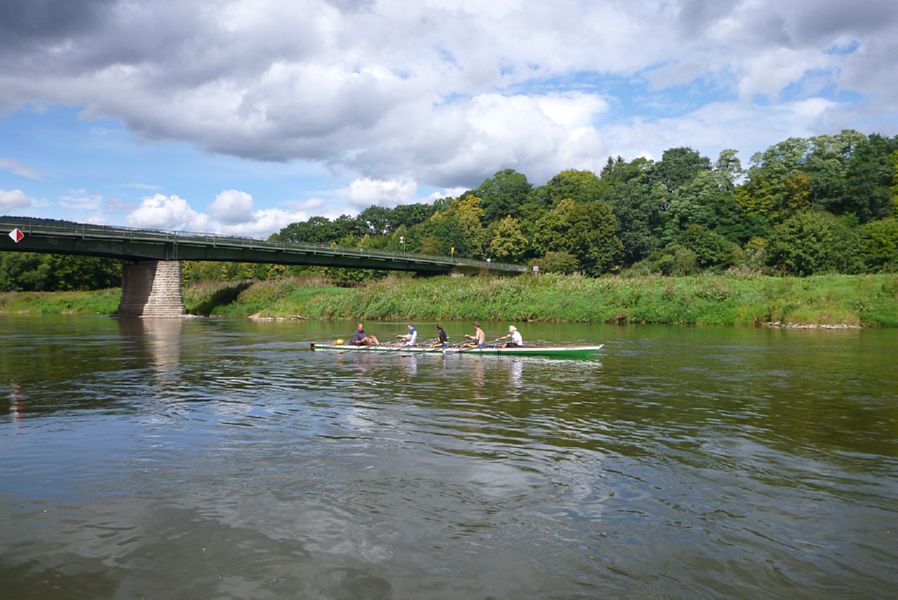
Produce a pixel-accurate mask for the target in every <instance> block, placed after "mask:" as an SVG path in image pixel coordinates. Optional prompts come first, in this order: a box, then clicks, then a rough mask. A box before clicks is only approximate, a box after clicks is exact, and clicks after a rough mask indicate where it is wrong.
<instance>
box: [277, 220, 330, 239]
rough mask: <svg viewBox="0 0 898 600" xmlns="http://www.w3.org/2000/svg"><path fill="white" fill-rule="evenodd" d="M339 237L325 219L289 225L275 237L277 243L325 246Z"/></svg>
mask: <svg viewBox="0 0 898 600" xmlns="http://www.w3.org/2000/svg"><path fill="white" fill-rule="evenodd" d="M340 237H341V236H340V235H339V230H338V229H337V227H335V226H334V224H333V222H331V220H330V219H328V218H327V217H311V218H310V219H308V220H307V221H299V222H296V223H291V224H289V225H287V226H286V227H284V228H283V229H281V230H280V232H279V233H278V235H277V239H278V241H282V242H287V243H291V244H327V243H330V242H332V241H334V240H336V239H338V238H340Z"/></svg>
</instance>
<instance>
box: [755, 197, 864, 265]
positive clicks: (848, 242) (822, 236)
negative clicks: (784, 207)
mask: <svg viewBox="0 0 898 600" xmlns="http://www.w3.org/2000/svg"><path fill="white" fill-rule="evenodd" d="M859 251H860V240H859V238H858V235H857V230H856V229H855V228H852V227H850V226H848V225H847V224H846V223H845V222H844V221H842V220H840V219H838V218H837V217H835V216H833V215H832V214H830V213H828V212H822V211H805V212H800V213H798V214H796V215H793V216H792V217H790V218H788V219H786V220H785V221H784V222H783V223H782V224H780V225H777V226H776V228H774V230H773V234H772V235H771V236H770V240H769V243H768V245H767V264H768V265H770V266H771V267H773V268H774V269H776V270H778V271H779V272H781V273H783V274H789V275H799V276H805V275H813V274H814V273H826V272H839V273H857V272H859V271H860V270H862V267H863V265H862V263H861V260H860V254H859Z"/></svg>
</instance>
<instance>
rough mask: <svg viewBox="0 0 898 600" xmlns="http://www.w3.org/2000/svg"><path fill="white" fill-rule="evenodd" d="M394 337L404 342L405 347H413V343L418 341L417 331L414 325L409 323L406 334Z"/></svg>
mask: <svg viewBox="0 0 898 600" xmlns="http://www.w3.org/2000/svg"><path fill="white" fill-rule="evenodd" d="M396 337H398V338H399V339H401V340H402V341H403V342H405V345H406V346H414V345H415V342H416V341H417V340H418V331H417V330H416V329H415V326H414V325H412V324H411V323H409V324H408V333H407V334H405V335H397V336H396Z"/></svg>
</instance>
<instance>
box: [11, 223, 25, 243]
mask: <svg viewBox="0 0 898 600" xmlns="http://www.w3.org/2000/svg"><path fill="white" fill-rule="evenodd" d="M9 237H11V238H12V241H14V242H15V243H17V244H18V243H19V242H21V241H22V240H23V239H25V234H24V233H22V232H21V231H20V230H19V228H18V227H16V228H15V229H13V230H12V231H10V232H9Z"/></svg>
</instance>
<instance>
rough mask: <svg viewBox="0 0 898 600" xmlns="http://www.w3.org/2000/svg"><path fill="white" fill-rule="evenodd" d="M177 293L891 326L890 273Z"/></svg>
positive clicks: (484, 311) (334, 305)
mask: <svg viewBox="0 0 898 600" xmlns="http://www.w3.org/2000/svg"><path fill="white" fill-rule="evenodd" d="M184 296H185V303H186V304H187V307H188V310H190V311H191V312H193V313H196V314H213V315H222V316H233V317H241V316H249V315H253V314H259V315H262V316H271V317H296V316H301V317H307V318H360V319H383V320H411V319H428V320H462V319H484V320H510V321H570V322H619V323H625V322H630V323H634V322H635V323H664V324H675V325H759V324H767V323H780V324H783V325H846V326H874V327H875V326H878V327H898V276H896V275H894V274H892V275H822V276H815V277H807V278H780V277H760V276H740V275H697V276H692V277H660V276H646V277H633V278H618V277H605V278H599V279H591V278H587V277H579V276H562V275H541V276H538V277H535V276H530V275H527V276H521V277H517V278H501V277H458V278H456V277H429V278H387V279H383V280H380V281H377V282H373V283H369V284H367V285H364V286H360V287H355V288H342V287H336V286H334V285H331V284H329V283H328V282H326V281H321V280H281V281H262V282H253V283H250V282H243V283H241V282H234V283H208V282H207V283H199V284H194V285H191V286H187V287H186V288H185V292H184ZM117 302H118V291H117V290H103V291H100V292H65V293H55V294H24V293H22V294H4V295H0V312H31V313H38V314H43V313H59V312H70V313H74V312H84V313H91V314H110V313H112V312H113V311H114V310H115V308H116V305H117Z"/></svg>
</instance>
